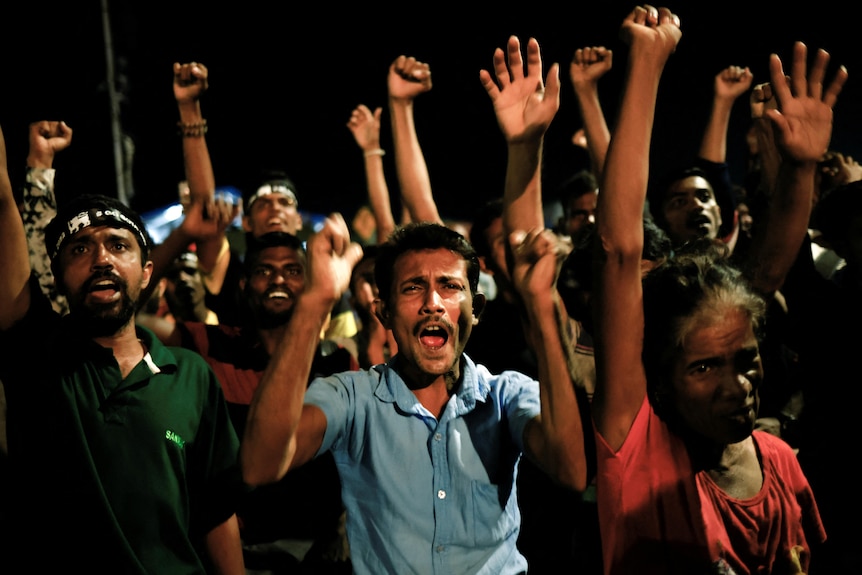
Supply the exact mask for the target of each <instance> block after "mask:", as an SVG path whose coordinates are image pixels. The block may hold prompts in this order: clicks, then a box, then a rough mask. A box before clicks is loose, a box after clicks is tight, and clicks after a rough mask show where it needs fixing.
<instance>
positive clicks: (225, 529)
mask: <svg viewBox="0 0 862 575" xmlns="http://www.w3.org/2000/svg"><path fill="white" fill-rule="evenodd" d="M206 548H207V554H208V555H209V558H210V561H211V562H212V564H213V567H214V568H215V573H216V575H245V563H244V561H243V557H242V540H241V539H240V535H239V522H238V521H237V517H236V515H231V516H230V517H229V518H228V519H227V520H226V521H225V522H224V523H222V524H220V525H217V526H216V527H214V528H213V529H211V530H210V531H209V533H207V535H206Z"/></svg>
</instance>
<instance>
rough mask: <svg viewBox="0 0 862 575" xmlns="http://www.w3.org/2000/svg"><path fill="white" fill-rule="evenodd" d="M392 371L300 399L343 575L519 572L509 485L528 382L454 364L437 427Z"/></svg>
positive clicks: (342, 378)
mask: <svg viewBox="0 0 862 575" xmlns="http://www.w3.org/2000/svg"><path fill="white" fill-rule="evenodd" d="M396 365H397V359H393V360H392V361H390V363H389V364H385V365H378V366H375V367H373V368H371V369H369V370H367V371H353V372H345V373H340V374H336V375H334V376H331V377H326V378H319V379H316V380H314V381H313V382H312V383H311V385H310V386H309V388H308V390H307V393H306V399H305V402H306V403H308V404H313V405H316V406H318V407H320V408H321V409H322V410H323V412H324V414H325V415H326V421H327V426H326V434H325V436H324V439H323V445H321V447H320V451H319V453H323V452H324V451H326V450H331V451H332V452H333V454H334V456H335V461H336V464H337V465H338V471H339V474H340V476H341V481H342V490H343V500H344V505H345V507H346V509H347V535H348V539H349V541H350V555H351V561H352V564H353V569H354V572H355V573H357V574H369V575H381V574H383V573H395V574H398V575H402V574H407V573H418V574H426V573H428V574H440V575H442V574H446V575H451V574H467V573H483V574H489V575H506V574H515V573H523V572H525V571H526V568H527V562H526V560H525V558H524V557H523V556H522V555H521V554H520V552H519V551H518V550H517V547H516V543H517V539H518V532H519V529H520V521H521V517H520V512H519V511H518V504H517V494H516V490H515V478H516V475H517V469H518V467H517V466H518V461H519V459H520V457H521V453H522V451H523V432H524V427H525V425H526V424H527V422H528V421H529V420H530V419H532V418H534V417H536V416H537V415H539V409H540V406H539V384H538V382H536V381H535V380H533V379H531V378H529V377H527V376H526V375H523V374H521V373H517V372H513V371H507V372H503V373H502V374H500V375H491V373H490V372H489V371H488V370H487V369H486V368H485V367H483V366H481V365H478V366H477V365H476V364H474V363H473V361H472V360H470V359H469V358H468V357H467V356H466V355H465V356H464V361H463V363H462V379H461V382H460V383H459V384H458V387H457V389H456V393H454V394H453V395H452V397H451V398H450V399H449V402H448V403H447V405H446V408H445V410H444V412H443V415H442V417H441V418H440V421H437V418H436V417H435V416H434V415H433V414H432V413H431V412H429V411H428V410H427V409H426V408H425V407H423V406H422V405H421V404H420V403H419V400H418V399H417V398H416V396H415V395H414V394H413V392H412V391H410V389H409V388H408V387H407V385H406V384H405V383H404V380H402V379H401V377H400V376H399V374H398V373H397V372H396V371H395V369H393V366H396Z"/></svg>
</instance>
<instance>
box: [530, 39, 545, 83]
mask: <svg viewBox="0 0 862 575" xmlns="http://www.w3.org/2000/svg"><path fill="white" fill-rule="evenodd" d="M527 76H529V77H536V78H538V79H539V80H541V79H542V52H541V50H540V49H539V42H538V40H536V39H535V38H530V39H529V40H527Z"/></svg>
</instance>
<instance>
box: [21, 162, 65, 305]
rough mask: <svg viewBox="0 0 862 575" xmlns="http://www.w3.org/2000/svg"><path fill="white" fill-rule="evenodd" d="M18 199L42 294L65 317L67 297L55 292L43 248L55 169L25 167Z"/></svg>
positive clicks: (50, 214) (53, 204)
mask: <svg viewBox="0 0 862 575" xmlns="http://www.w3.org/2000/svg"><path fill="white" fill-rule="evenodd" d="M28 164H29V162H28ZM21 199H22V202H21V207H20V210H21V219H22V220H23V222H24V233H25V234H26V236H27V247H28V250H29V254H30V266H31V268H32V269H33V271H34V272H35V275H36V276H37V277H38V279H39V287H40V288H41V290H42V293H44V294H45V295H46V296H48V298H49V299H50V300H51V304H52V305H53V306H54V309H55V310H56V311H57V313H61V314H65V313H67V312H68V311H69V305H68V302H67V301H66V297H65V296H63V295H60V293H59V292H58V291H57V285H56V283H55V281H54V274H53V272H52V271H51V259H50V258H49V257H48V250H47V249H46V246H45V228H46V227H47V226H48V223H49V222H50V221H51V220H52V219H53V218H54V216H56V215H57V200H56V197H55V196H54V170H53V169H51V168H35V167H32V166H29V165H28V167H27V174H26V178H25V183H24V189H23V191H22V198H21Z"/></svg>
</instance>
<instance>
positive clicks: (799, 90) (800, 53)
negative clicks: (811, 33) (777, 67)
mask: <svg viewBox="0 0 862 575" xmlns="http://www.w3.org/2000/svg"><path fill="white" fill-rule="evenodd" d="M807 66H808V46H806V45H805V44H804V43H802V42H794V44H793V63H792V64H791V66H790V69H791V72H790V87H791V89H792V90H793V94H794V95H795V96H797V97H801V96H806V95H808V86H807V84H808V79H807V75H808V74H807V72H806V68H807Z"/></svg>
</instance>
